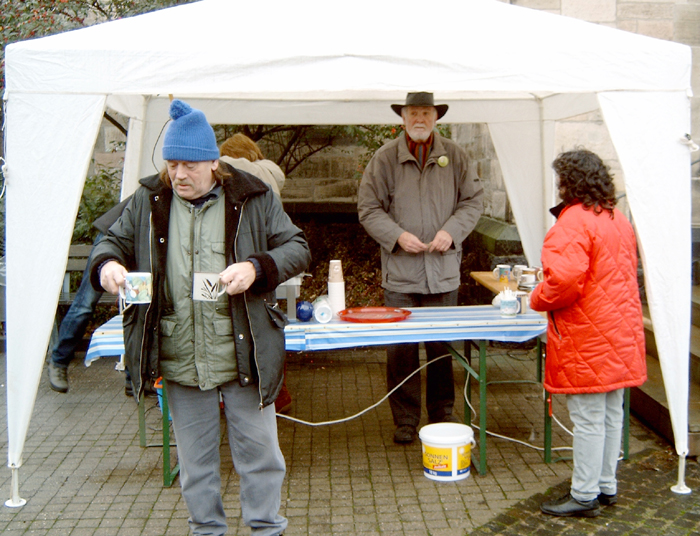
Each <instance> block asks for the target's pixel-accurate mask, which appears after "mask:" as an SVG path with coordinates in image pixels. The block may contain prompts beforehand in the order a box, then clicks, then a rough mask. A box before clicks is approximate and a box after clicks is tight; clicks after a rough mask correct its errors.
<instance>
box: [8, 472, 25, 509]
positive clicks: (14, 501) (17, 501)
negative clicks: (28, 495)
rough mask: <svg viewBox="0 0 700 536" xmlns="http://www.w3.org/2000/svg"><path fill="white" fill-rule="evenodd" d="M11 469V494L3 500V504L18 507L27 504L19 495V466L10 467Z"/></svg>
mask: <svg viewBox="0 0 700 536" xmlns="http://www.w3.org/2000/svg"><path fill="white" fill-rule="evenodd" d="M11 469H12V495H11V496H10V498H9V500H7V501H5V506H7V507H9V508H18V507H20V506H24V505H25V504H27V501H25V500H24V499H22V498H21V497H20V496H19V467H11Z"/></svg>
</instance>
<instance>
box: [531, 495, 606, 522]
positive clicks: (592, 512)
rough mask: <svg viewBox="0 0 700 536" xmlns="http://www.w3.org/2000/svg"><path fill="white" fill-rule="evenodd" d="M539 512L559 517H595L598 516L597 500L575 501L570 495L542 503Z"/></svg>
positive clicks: (598, 505)
mask: <svg viewBox="0 0 700 536" xmlns="http://www.w3.org/2000/svg"><path fill="white" fill-rule="evenodd" d="M540 510H542V512H544V513H545V514H549V515H550V516H559V517H596V516H598V515H600V503H599V502H598V499H593V500H592V501H577V500H576V499H574V498H573V497H572V496H571V494H570V493H567V494H566V495H564V496H563V497H562V498H561V499H557V500H556V501H551V502H546V503H542V504H541V505H540Z"/></svg>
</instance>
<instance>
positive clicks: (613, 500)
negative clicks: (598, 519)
mask: <svg viewBox="0 0 700 536" xmlns="http://www.w3.org/2000/svg"><path fill="white" fill-rule="evenodd" d="M598 502H599V503H600V504H602V505H603V506H612V505H613V504H617V495H608V494H607V493H601V494H600V495H598Z"/></svg>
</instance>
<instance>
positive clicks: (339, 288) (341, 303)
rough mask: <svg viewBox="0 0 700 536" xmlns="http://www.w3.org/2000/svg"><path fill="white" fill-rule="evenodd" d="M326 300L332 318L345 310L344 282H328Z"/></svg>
mask: <svg viewBox="0 0 700 536" xmlns="http://www.w3.org/2000/svg"><path fill="white" fill-rule="evenodd" d="M328 300H329V301H330V304H331V311H333V316H334V317H337V316H338V313H339V312H340V311H342V310H343V309H345V282H344V281H329V282H328Z"/></svg>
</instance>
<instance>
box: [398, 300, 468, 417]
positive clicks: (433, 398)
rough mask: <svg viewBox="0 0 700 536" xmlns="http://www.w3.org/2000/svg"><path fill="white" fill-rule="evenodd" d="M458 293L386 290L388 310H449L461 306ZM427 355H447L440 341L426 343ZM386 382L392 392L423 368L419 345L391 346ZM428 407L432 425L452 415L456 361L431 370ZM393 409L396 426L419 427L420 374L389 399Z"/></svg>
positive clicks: (438, 363)
mask: <svg viewBox="0 0 700 536" xmlns="http://www.w3.org/2000/svg"><path fill="white" fill-rule="evenodd" d="M457 297H458V291H456V290H453V291H452V292H445V293H443V294H403V293H400V292H392V291H390V290H385V291H384V305H386V306H387V307H447V306H454V305H457ZM424 344H425V353H426V358H427V360H428V361H433V360H434V359H436V358H438V357H440V356H443V355H445V354H446V353H447V351H446V350H445V347H444V346H443V345H442V343H439V342H426V343H424ZM386 356H387V360H386V383H387V389H388V390H389V391H391V390H392V389H393V388H394V387H396V386H397V385H398V384H399V383H401V382H402V381H403V380H404V379H405V378H406V377H407V376H408V375H409V374H411V372H413V371H414V370H416V369H417V368H418V367H419V366H420V359H419V356H418V343H408V344H396V345H389V346H387V350H386ZM426 370H427V372H426V392H425V399H426V400H425V406H426V409H427V410H428V421H429V422H440V421H442V420H443V419H444V418H445V417H447V416H448V415H452V408H453V406H454V402H455V388H454V383H453V382H454V378H453V372H452V358H451V357H446V358H444V359H440V360H439V361H436V362H435V363H433V364H431V365H430V366H428V367H427V369H426ZM389 406H391V412H392V414H393V416H394V424H395V425H396V426H402V425H406V424H407V425H410V426H418V423H419V422H420V414H421V381H420V374H416V375H415V376H413V377H412V378H411V379H410V380H408V381H407V382H406V383H404V384H403V386H401V388H400V389H398V390H397V391H396V392H394V394H392V395H391V396H390V397H389Z"/></svg>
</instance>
